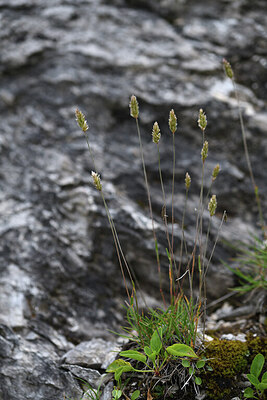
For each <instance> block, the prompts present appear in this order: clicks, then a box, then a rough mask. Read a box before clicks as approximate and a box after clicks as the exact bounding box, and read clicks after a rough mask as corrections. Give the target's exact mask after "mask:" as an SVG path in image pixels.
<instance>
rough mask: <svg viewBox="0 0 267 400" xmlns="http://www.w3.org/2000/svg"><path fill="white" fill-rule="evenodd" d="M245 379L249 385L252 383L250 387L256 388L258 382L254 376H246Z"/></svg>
mask: <svg viewBox="0 0 267 400" xmlns="http://www.w3.org/2000/svg"><path fill="white" fill-rule="evenodd" d="M247 378H248V380H249V381H250V383H252V385H254V386H255V387H256V388H257V387H258V385H259V383H260V381H259V380H258V378H257V377H256V376H255V375H252V374H247Z"/></svg>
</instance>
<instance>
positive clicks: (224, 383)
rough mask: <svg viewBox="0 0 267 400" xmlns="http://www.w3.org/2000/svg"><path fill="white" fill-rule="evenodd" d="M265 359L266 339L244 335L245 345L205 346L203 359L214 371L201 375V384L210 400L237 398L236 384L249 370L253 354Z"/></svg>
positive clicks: (220, 343) (222, 343)
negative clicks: (205, 358)
mask: <svg viewBox="0 0 267 400" xmlns="http://www.w3.org/2000/svg"><path fill="white" fill-rule="evenodd" d="M258 353H262V354H263V355H264V357H265V358H267V338H266V337H259V336H257V337H254V336H253V335H247V337H246V342H240V341H239V340H219V339H214V340H213V341H212V342H209V343H206V349H205V357H207V358H208V359H209V361H208V365H210V366H211V367H212V369H213V371H212V372H206V373H205V375H202V376H201V377H202V381H203V384H205V386H206V390H207V393H208V394H209V395H210V398H211V399H213V400H217V399H224V400H225V399H231V398H233V397H234V396H235V395H236V396H238V395H240V389H238V385H237V382H238V380H239V377H240V375H241V374H243V373H247V372H249V367H250V365H251V362H252V360H253V358H254V357H255V355H256V354H258Z"/></svg>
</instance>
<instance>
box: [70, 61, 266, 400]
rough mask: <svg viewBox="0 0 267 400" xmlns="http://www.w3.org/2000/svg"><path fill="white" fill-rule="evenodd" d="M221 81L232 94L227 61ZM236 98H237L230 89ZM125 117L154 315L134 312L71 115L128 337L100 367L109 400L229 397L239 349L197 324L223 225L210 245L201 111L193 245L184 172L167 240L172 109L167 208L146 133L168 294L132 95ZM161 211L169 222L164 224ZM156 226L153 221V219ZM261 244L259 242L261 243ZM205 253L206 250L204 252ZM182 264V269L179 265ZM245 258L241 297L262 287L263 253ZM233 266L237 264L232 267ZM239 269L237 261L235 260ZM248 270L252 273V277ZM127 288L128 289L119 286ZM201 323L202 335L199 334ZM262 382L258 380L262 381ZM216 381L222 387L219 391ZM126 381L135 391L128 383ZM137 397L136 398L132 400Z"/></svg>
mask: <svg viewBox="0 0 267 400" xmlns="http://www.w3.org/2000/svg"><path fill="white" fill-rule="evenodd" d="M224 66H225V71H226V74H227V76H228V77H229V78H230V79H232V81H233V84H234V88H235V90H236V87H235V81H234V75H233V71H232V69H231V66H230V64H229V63H228V62H226V61H224ZM236 96H237V100H238V102H239V99H238V95H237V91H236ZM130 115H131V117H132V118H134V120H135V123H136V130H137V134H138V140H139V147H140V157H141V161H142V169H143V175H144V181H145V187H146V192H147V199H148V207H149V213H150V218H151V226H152V232H153V238H154V245H155V255H156V264H157V270H158V276H159V291H160V295H161V298H162V301H163V304H164V307H163V308H162V309H157V310H152V309H148V308H147V311H146V313H144V311H143V310H142V309H140V307H139V303H138V296H137V292H138V290H139V292H140V285H139V283H138V281H137V280H136V279H135V276H134V272H133V271H132V269H131V267H130V265H129V264H128V262H127V260H126V257H125V256H124V253H123V250H122V247H121V244H120V240H119V237H118V234H117V231H116V227H115V224H114V221H113V219H112V216H111V213H110V211H109V208H108V204H107V202H106V200H105V194H104V192H105V184H104V183H103V182H102V180H101V176H100V173H99V172H98V169H97V166H96V163H95V160H94V154H93V152H92V149H91V146H90V141H89V136H88V133H87V131H88V124H87V121H86V119H85V116H84V114H83V113H82V112H81V111H80V110H78V109H77V110H76V121H77V123H78V125H79V127H80V128H81V130H82V132H83V133H84V134H85V137H86V141H87V146H88V149H89V152H90V155H91V158H92V162H93V166H94V171H92V172H91V175H92V180H93V184H94V186H95V188H96V189H97V190H98V191H99V192H100V195H101V198H102V200H103V204H104V207H105V210H106V213H107V217H108V221H109V224H110V228H111V232H112V236H113V240H114V245H115V249H116V252H117V256H118V261H119V265H120V269H121V273H122V277H123V280H124V284H125V289H126V294H127V297H128V305H127V322H128V326H127V327H126V328H124V331H125V336H126V337H127V338H128V339H129V341H130V345H129V347H128V349H126V350H124V351H121V352H120V356H121V357H123V358H119V359H117V360H115V361H114V362H113V363H112V364H111V365H110V366H109V367H108V368H107V372H111V373H113V374H114V378H115V381H116V383H117V386H116V388H115V389H114V391H113V399H116V400H117V399H119V398H121V397H122V396H124V397H125V398H126V399H128V398H131V399H132V400H135V399H137V398H140V399H141V398H142V399H147V400H152V399H154V398H158V399H163V398H164V399H169V398H178V397H179V398H180V397H184V396H186V394H189V395H190V396H191V398H192V395H193V394H197V395H199V394H200V391H199V386H200V385H202V382H203V384H204V385H205V387H206V388H207V390H208V391H210V393H213V395H214V397H213V398H214V399H216V398H217V399H219V398H222V397H223V396H225V395H228V394H230V392H231V390H232V387H233V383H234V381H235V379H236V376H237V375H239V374H241V373H243V372H245V370H246V367H247V363H248V355H249V352H248V350H249V349H248V345H247V343H243V342H239V341H235V342H231V341H225V340H224V341H220V340H218V339H214V341H213V342H211V343H209V345H207V344H206V343H205V341H204V339H205V319H206V275H207V272H208V269H209V266H210V263H211V260H212V257H213V254H214V251H215V247H216V244H217V241H218V238H219V233H220V230H221V228H222V225H223V222H224V221H225V219H226V212H224V213H223V216H222V218H221V222H220V224H219V228H218V232H217V236H216V238H215V240H214V242H213V244H212V245H211V246H208V243H209V241H210V227H211V224H212V218H214V216H215V215H216V209H217V197H216V194H213V193H212V190H213V184H214V182H215V180H216V179H217V177H218V174H219V172H220V166H219V164H217V165H215V166H214V169H213V171H212V174H211V176H210V186H209V189H208V191H207V193H205V192H204V187H205V185H204V182H205V180H206V178H207V177H206V169H205V162H206V159H207V157H208V152H209V143H208V140H207V137H206V128H207V117H206V115H205V113H204V111H203V110H202V109H200V110H199V117H198V121H197V124H198V127H199V129H200V131H201V134H202V149H201V151H200V171H201V187H200V193H199V200H198V204H197V205H196V210H197V214H196V225H195V226H196V228H195V236H194V241H193V246H191V247H190V246H189V245H188V243H187V241H186V240H185V217H186V211H187V200H188V195H189V191H190V187H191V177H190V175H189V173H188V172H186V174H185V203H184V204H185V205H184V211H183V216H182V221H181V224H180V226H181V241H180V244H179V246H178V253H179V258H177V257H176V256H175V254H176V253H177V248H175V247H177V244H176V243H175V241H174V229H175V225H176V224H175V215H174V196H175V166H176V155H175V137H176V135H177V128H178V124H177V117H176V114H175V112H174V110H173V109H172V110H171V111H170V113H169V120H168V122H169V130H170V133H171V137H172V184H171V206H170V207H169V208H170V210H167V202H166V194H165V187H164V180H163V174H162V170H161V163H160V139H161V131H160V127H159V124H158V123H157V122H154V124H153V127H152V141H153V143H154V144H155V145H156V146H157V154H158V172H159V182H160V186H161V190H162V200H163V207H162V224H163V227H164V230H165V233H166V241H167V248H166V254H167V260H168V265H167V266H166V265H165V266H164V269H165V270H167V271H168V282H169V292H168V295H167V294H166V293H165V292H164V290H163V285H162V281H163V271H164V269H162V261H161V256H160V252H159V244H158V241H157V230H156V227H155V226H156V224H155V220H154V215H153V210H152V202H151V195H150V187H149V182H148V178H147V172H146V164H145V155H144V151H143V146H142V138H141V132H140V127H139V105H138V101H137V99H136V97H135V96H132V97H131V100H130ZM240 122H241V128H242V137H243V143H244V148H245V156H246V160H247V163H248V168H249V173H250V177H251V181H252V184H253V188H254V193H255V198H256V203H257V206H258V210H259V216H260V223H261V227H262V230H263V232H264V235H265V230H264V229H265V225H264V222H263V217H262V211H261V203H260V198H259V191H258V188H257V186H256V184H255V179H254V175H253V172H252V168H251V163H250V159H249V154H248V149H247V143H246V135H245V130H244V124H243V119H242V114H241V112H240ZM205 210H208V212H209V222H208V227H207V230H206V231H205V230H204V224H203V216H204V212H205ZM168 211H169V213H170V215H171V217H170V218H169V219H168V216H167V215H168ZM157 222H158V223H160V221H157ZM265 239H266V238H265ZM209 248H211V251H210V252H209V251H208V249H209ZM184 259H185V260H186V261H185V263H182V260H184ZM248 259H249V260H250V263H251V266H252V268H253V271H254V272H253V275H245V274H244V273H243V272H241V271H239V270H235V271H234V272H235V273H236V274H237V275H238V276H239V277H240V278H242V279H243V280H244V281H245V285H244V284H242V289H239V290H240V291H242V292H247V291H251V290H253V289H254V288H256V287H262V288H266V275H265V274H266V254H265V250H264V249H261V248H260V247H257V251H256V248H252V249H248V250H246V262H247V261H248ZM240 262H241V261H240ZM241 264H242V262H241ZM255 265H257V273H256V275H255ZM196 278H197V279H198V291H197V293H195V291H193V287H194V284H195V281H196ZM127 279H128V280H129V281H130V282H131V289H129V287H128V285H127V283H126V281H127ZM186 279H187V280H188V286H189V290H188V293H186V291H185V288H184V286H185V285H184V282H185V280H186ZM200 323H201V324H202V332H201V331H200V329H199V325H200ZM264 376H265V375H264ZM221 380H222V382H223V384H224V386H225V387H224V388H223V390H222V385H221ZM133 381H134V382H135V383H136V382H137V385H138V388H137V389H136V385H132V383H133ZM139 396H140V397H139Z"/></svg>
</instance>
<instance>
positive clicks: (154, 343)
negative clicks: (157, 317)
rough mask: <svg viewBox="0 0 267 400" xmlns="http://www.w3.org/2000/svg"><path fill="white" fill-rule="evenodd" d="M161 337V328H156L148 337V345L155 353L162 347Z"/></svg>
mask: <svg viewBox="0 0 267 400" xmlns="http://www.w3.org/2000/svg"><path fill="white" fill-rule="evenodd" d="M161 338H162V328H158V329H156V330H155V332H154V333H153V335H152V337H151V339H150V347H151V349H152V351H153V352H155V353H156V354H159V352H160V350H161V348H162V341H161Z"/></svg>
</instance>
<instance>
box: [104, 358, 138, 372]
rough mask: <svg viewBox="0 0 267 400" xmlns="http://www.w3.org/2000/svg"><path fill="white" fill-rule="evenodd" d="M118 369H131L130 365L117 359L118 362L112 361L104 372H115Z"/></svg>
mask: <svg viewBox="0 0 267 400" xmlns="http://www.w3.org/2000/svg"><path fill="white" fill-rule="evenodd" d="M120 367H131V368H132V366H131V364H130V363H129V362H127V361H125V360H122V359H121V358H119V359H118V360H115V361H113V362H112V363H111V364H110V365H109V366H108V367H107V369H106V372H115V371H116V370H117V369H118V368H120Z"/></svg>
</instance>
